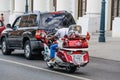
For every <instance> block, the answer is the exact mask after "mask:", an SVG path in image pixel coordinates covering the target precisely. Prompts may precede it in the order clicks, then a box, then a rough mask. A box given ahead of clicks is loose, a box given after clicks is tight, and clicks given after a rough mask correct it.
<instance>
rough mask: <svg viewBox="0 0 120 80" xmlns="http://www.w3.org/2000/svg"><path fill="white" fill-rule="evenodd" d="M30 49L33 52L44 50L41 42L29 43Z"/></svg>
mask: <svg viewBox="0 0 120 80" xmlns="http://www.w3.org/2000/svg"><path fill="white" fill-rule="evenodd" d="M30 43H31V49H32V50H33V51H34V50H41V49H43V48H44V45H43V43H42V42H41V41H31V42H30Z"/></svg>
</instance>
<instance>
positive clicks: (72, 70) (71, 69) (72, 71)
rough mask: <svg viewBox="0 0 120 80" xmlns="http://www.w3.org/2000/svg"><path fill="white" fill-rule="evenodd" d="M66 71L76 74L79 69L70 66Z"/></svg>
mask: <svg viewBox="0 0 120 80" xmlns="http://www.w3.org/2000/svg"><path fill="white" fill-rule="evenodd" d="M66 70H67V72H69V73H74V72H75V71H76V70H77V67H76V66H69V67H66Z"/></svg>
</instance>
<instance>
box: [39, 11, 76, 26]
mask: <svg viewBox="0 0 120 80" xmlns="http://www.w3.org/2000/svg"><path fill="white" fill-rule="evenodd" d="M41 22H42V26H43V27H50V26H58V25H62V26H69V25H71V24H75V21H74V19H73V17H72V15H71V14H69V13H67V14H64V13H60V14H56V13H55V14H54V13H53V14H49V13H47V14H42V19H41Z"/></svg>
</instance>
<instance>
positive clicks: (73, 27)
mask: <svg viewBox="0 0 120 80" xmlns="http://www.w3.org/2000/svg"><path fill="white" fill-rule="evenodd" d="M81 32H82V28H81V26H80V25H71V26H69V30H68V34H69V35H71V34H73V33H74V34H77V35H80V34H81Z"/></svg>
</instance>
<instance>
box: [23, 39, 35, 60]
mask: <svg viewBox="0 0 120 80" xmlns="http://www.w3.org/2000/svg"><path fill="white" fill-rule="evenodd" d="M24 55H25V57H26V59H28V60H31V59H33V55H32V50H31V45H30V41H29V40H27V41H26V42H25V45H24Z"/></svg>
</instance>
